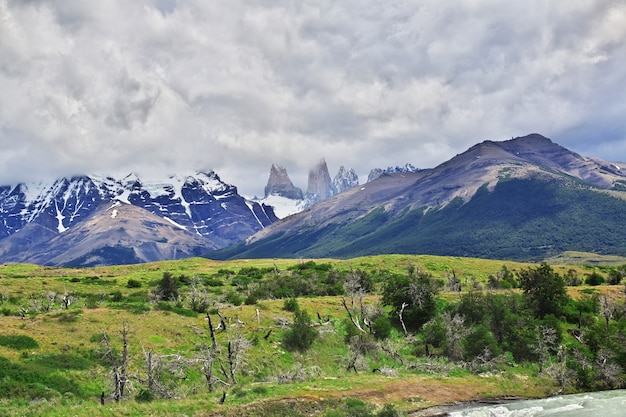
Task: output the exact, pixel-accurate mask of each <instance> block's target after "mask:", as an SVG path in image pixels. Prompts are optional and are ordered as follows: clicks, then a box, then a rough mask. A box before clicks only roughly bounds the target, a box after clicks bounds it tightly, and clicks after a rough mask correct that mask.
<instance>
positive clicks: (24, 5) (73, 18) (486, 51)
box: [0, 0, 626, 196]
mask: <svg viewBox="0 0 626 417" xmlns="http://www.w3.org/2000/svg"><path fill="white" fill-rule="evenodd" d="M624 62H626V4H625V3H624V2H623V1H603V0H595V1H590V0H572V1H565V0H563V1H552V2H545V1H538V0H537V1H526V2H502V1H495V0H484V1H481V0H478V1H476V0H457V1H447V2H441V1H436V0H426V1H375V0H359V1H356V0H345V1H341V2H337V1H333V0H321V1H316V2H304V1H283V0H272V1H263V0H257V1H243V0H233V1H229V2H207V1H204V0H154V1H150V0H144V1H131V2H128V1H122V0H109V1H106V2H84V1H72V0H55V1H52V0H48V1H46V0H31V1H24V0H21V1H17V0H0V92H1V93H0V146H2V152H1V153H0V179H2V181H0V182H3V183H10V182H15V181H21V180H27V179H31V178H29V177H41V176H57V175H68V174H77V173H90V172H101V173H118V172H119V173H125V172H130V171H139V172H149V173H151V175H159V173H163V172H166V173H173V172H178V171H183V170H184V171H189V170H192V169H214V170H215V171H216V172H218V173H219V174H220V175H221V176H222V178H223V179H225V180H226V181H228V182H231V183H233V184H235V185H237V186H238V187H239V188H240V190H241V191H242V192H243V193H244V194H246V195H250V196H251V195H254V194H260V193H261V192H262V190H263V187H264V185H265V184H264V183H265V181H266V179H267V175H268V174H269V167H270V165H271V164H272V163H280V164H282V165H284V166H286V167H287V168H288V170H289V172H290V175H291V176H292V179H293V180H294V182H295V183H296V184H297V185H299V186H301V187H304V186H305V185H306V177H305V176H306V173H307V172H308V169H309V168H310V167H311V166H312V165H313V164H314V163H315V162H317V161H318V160H319V158H321V157H325V158H326V160H327V161H328V164H329V167H330V169H331V171H336V170H337V169H338V168H339V166H340V165H345V166H347V167H353V168H355V169H356V170H357V172H358V173H359V174H360V176H361V179H362V181H364V180H365V177H366V175H367V173H368V172H369V170H370V169H371V168H375V167H386V166H388V165H403V164H404V163H406V162H411V163H413V164H414V165H416V166H418V167H432V166H435V165H437V164H439V163H441V162H443V161H445V160H446V159H448V158H450V157H452V156H454V155H455V154H457V153H460V152H463V151H464V150H465V149H467V148H468V147H470V146H471V145H473V144H475V143H476V142H479V141H482V140H484V139H493V140H503V139H507V138H510V137H512V136H518V135H524V134H528V133H532V132H538V133H542V134H544V135H546V136H548V137H550V138H552V139H553V140H554V141H556V142H558V143H560V144H561V145H564V146H566V147H569V148H571V149H573V150H575V151H577V152H580V153H584V154H586V155H590V156H598V157H601V158H605V159H612V160H622V161H623V160H626V117H624V116H625V114H626V98H625V97H626V96H624V86H625V85H626V66H625V65H624V64H623V63H624ZM331 174H333V173H332V172H331Z"/></svg>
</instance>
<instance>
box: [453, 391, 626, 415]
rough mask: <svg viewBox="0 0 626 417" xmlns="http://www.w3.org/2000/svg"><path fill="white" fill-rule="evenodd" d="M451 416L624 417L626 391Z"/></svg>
mask: <svg viewBox="0 0 626 417" xmlns="http://www.w3.org/2000/svg"><path fill="white" fill-rule="evenodd" d="M449 415H450V416H451V417H542V416H558V417H594V416H600V417H624V416H626V390H614V391H601V392H588V393H585V394H574V395H563V396H559V397H551V398H546V399H543V400H525V401H515V402H511V403H508V404H500V405H490V406H481V407H468V408H466V409H464V410H459V411H451V412H450V414H449Z"/></svg>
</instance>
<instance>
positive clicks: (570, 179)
mask: <svg viewBox="0 0 626 417" xmlns="http://www.w3.org/2000/svg"><path fill="white" fill-rule="evenodd" d="M625 172H626V164H624V163H617V162H615V163H613V162H607V161H603V160H599V159H596V158H590V157H584V156H581V155H579V154H577V153H575V152H572V151H569V150H568V149H566V148H564V147H562V146H560V145H558V144H555V143H553V142H552V141H551V140H550V139H548V138H545V137H543V136H541V135H539V134H531V135H528V136H524V137H519V138H513V139H511V140H507V141H502V142H494V141H484V142H482V143H480V144H477V145H475V146H473V147H471V148H470V149H468V150H467V151H466V152H464V153H462V154H460V155H457V156H456V157H454V158H452V159H450V160H449V161H447V162H444V163H443V164H441V165H439V166H437V167H435V168H432V169H423V170H417V171H415V172H384V173H382V174H381V175H380V176H378V178H376V179H374V180H373V181H371V182H368V183H366V184H364V185H362V186H358V187H354V188H351V189H349V190H346V191H344V192H343V193H340V194H337V195H334V196H332V197H330V198H328V199H326V200H324V201H321V202H319V203H317V204H315V205H313V206H312V207H309V208H308V209H306V210H304V211H302V212H301V213H298V214H295V215H293V216H289V217H287V218H285V219H282V220H280V221H278V222H275V223H273V224H272V225H271V226H269V227H267V228H264V229H263V230H260V231H259V232H257V233H256V234H254V235H253V236H251V237H249V238H248V239H246V241H245V242H242V243H239V244H237V245H234V246H232V247H229V248H226V249H222V250H218V251H216V252H213V253H211V254H210V256H211V257H212V258H215V259H226V258H248V257H254V258H256V257H353V256H359V255H370V254H380V253H423V254H435V255H453V256H475V257H482V258H498V259H520V260H539V259H544V258H545V257H547V256H550V255H553V254H556V253H560V252H563V251H566V250H579V251H587V252H596V253H610V254H618V255H626V234H625V233H624V227H625V226H624V225H625V224H626V173H625Z"/></svg>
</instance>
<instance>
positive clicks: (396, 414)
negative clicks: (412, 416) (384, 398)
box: [376, 404, 404, 417]
mask: <svg viewBox="0 0 626 417" xmlns="http://www.w3.org/2000/svg"><path fill="white" fill-rule="evenodd" d="M402 416H404V413H402V412H400V411H398V410H396V409H395V407H394V406H393V405H392V404H385V406H384V407H383V409H382V410H380V411H379V412H378V413H376V417H402Z"/></svg>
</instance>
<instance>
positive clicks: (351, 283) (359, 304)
mask: <svg viewBox="0 0 626 417" xmlns="http://www.w3.org/2000/svg"><path fill="white" fill-rule="evenodd" d="M345 288H346V292H347V293H348V295H349V297H350V306H348V302H347V301H346V297H341V304H342V305H343V308H345V309H346V312H347V313H348V318H349V319H350V321H351V322H352V324H353V325H354V327H356V328H357V329H358V330H359V331H360V332H362V333H368V330H365V329H364V328H363V326H366V327H368V329H369V330H370V331H371V327H370V326H371V323H370V322H368V319H367V315H366V310H365V306H364V304H363V296H364V295H365V291H364V290H363V287H362V286H361V284H360V282H359V278H358V277H357V276H356V274H355V273H354V272H352V273H351V274H350V277H349V278H348V280H347V281H346V283H345Z"/></svg>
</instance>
